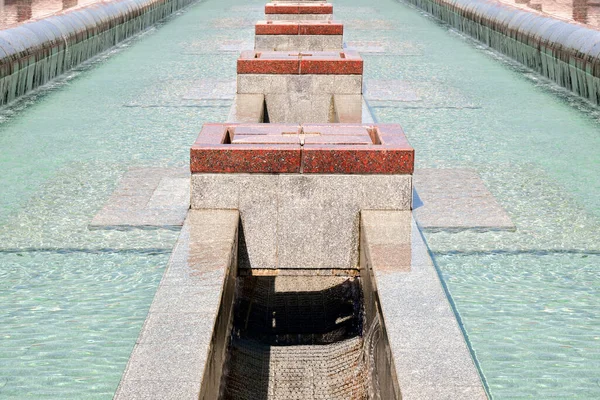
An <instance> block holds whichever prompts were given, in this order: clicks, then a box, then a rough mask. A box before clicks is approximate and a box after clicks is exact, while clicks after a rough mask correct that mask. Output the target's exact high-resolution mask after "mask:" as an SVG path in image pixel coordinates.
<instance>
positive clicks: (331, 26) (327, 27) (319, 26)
mask: <svg viewBox="0 0 600 400" xmlns="http://www.w3.org/2000/svg"><path fill="white" fill-rule="evenodd" d="M298 34H299V35H343V34H344V24H342V23H339V22H332V21H303V22H301V23H300V24H299V29H298Z"/></svg>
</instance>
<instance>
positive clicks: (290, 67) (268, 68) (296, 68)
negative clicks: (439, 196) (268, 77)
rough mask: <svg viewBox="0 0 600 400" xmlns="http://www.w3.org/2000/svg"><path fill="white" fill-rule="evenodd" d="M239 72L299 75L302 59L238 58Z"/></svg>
mask: <svg viewBox="0 0 600 400" xmlns="http://www.w3.org/2000/svg"><path fill="white" fill-rule="evenodd" d="M237 73H238V74H293V75H298V74H299V73H300V60H299V59H289V60H283V59H280V60H266V59H260V58H258V59H254V60H242V59H238V62H237Z"/></svg>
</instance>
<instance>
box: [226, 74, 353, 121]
mask: <svg viewBox="0 0 600 400" xmlns="http://www.w3.org/2000/svg"><path fill="white" fill-rule="evenodd" d="M237 92H238V93H242V94H246V93H248V94H257V93H260V94H281V95H288V94H291V93H302V94H315V95H324V94H362V75H316V74H315V75H302V76H299V75H292V74H240V75H238V76H237ZM302 122H305V121H302Z"/></svg>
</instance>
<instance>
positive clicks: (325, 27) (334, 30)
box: [254, 20, 344, 35]
mask: <svg viewBox="0 0 600 400" xmlns="http://www.w3.org/2000/svg"><path fill="white" fill-rule="evenodd" d="M254 34H255V35H343V34H344V24H342V23H341V22H337V21H332V20H329V21H280V20H276V21H258V22H257V23H256V25H255V27H254Z"/></svg>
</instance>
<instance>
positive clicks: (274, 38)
mask: <svg viewBox="0 0 600 400" xmlns="http://www.w3.org/2000/svg"><path fill="white" fill-rule="evenodd" d="M343 42H344V39H343V36H342V35H258V34H257V35H256V36H255V37H254V50H261V51H332V50H342V46H343Z"/></svg>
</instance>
